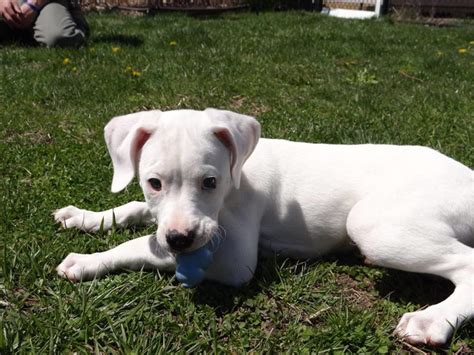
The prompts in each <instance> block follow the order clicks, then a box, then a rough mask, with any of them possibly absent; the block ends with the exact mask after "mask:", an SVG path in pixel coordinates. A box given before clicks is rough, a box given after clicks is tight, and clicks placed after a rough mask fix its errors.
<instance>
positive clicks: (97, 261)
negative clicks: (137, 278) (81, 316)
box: [56, 235, 176, 281]
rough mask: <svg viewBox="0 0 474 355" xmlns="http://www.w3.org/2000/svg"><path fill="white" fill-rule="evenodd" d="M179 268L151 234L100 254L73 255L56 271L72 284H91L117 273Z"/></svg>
mask: <svg viewBox="0 0 474 355" xmlns="http://www.w3.org/2000/svg"><path fill="white" fill-rule="evenodd" d="M175 267H176V261H175V257H174V256H173V255H172V254H170V253H169V252H167V251H165V250H163V249H162V248H160V246H159V245H158V243H157V240H156V236H155V235H147V236H144V237H140V238H137V239H133V240H130V241H128V242H125V243H123V244H120V245H119V246H117V247H115V248H113V249H110V250H107V251H104V252H100V253H94V254H76V253H71V254H69V255H68V256H67V257H66V258H65V259H64V260H63V262H62V263H61V264H59V266H58V267H57V268H56V270H57V272H58V274H59V275H60V276H62V277H65V278H68V279H69V280H71V281H81V280H82V281H87V280H92V279H94V278H99V277H101V276H102V275H104V274H107V273H109V272H113V271H117V270H141V269H144V268H145V269H152V268H154V269H159V270H163V271H170V270H173V269H174V268H175Z"/></svg>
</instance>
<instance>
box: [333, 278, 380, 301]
mask: <svg viewBox="0 0 474 355" xmlns="http://www.w3.org/2000/svg"><path fill="white" fill-rule="evenodd" d="M336 283H337V284H338V285H339V286H340V288H341V291H340V292H341V295H342V297H344V298H345V299H346V300H348V301H349V303H350V304H352V305H355V306H356V307H358V308H361V309H370V308H372V307H373V305H374V303H375V296H374V295H372V294H371V293H370V292H368V291H367V290H364V289H361V287H360V285H359V283H358V282H357V281H355V280H354V279H352V278H351V277H350V276H349V275H346V274H338V275H336ZM364 285H366V286H367V287H368V288H369V290H370V289H373V286H372V284H371V283H370V282H369V281H368V280H367V282H364Z"/></svg>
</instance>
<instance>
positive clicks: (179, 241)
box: [166, 229, 196, 251]
mask: <svg viewBox="0 0 474 355" xmlns="http://www.w3.org/2000/svg"><path fill="white" fill-rule="evenodd" d="M195 235H196V233H195V232H194V231H189V232H188V233H187V234H183V233H180V232H178V231H177V230H174V229H173V230H170V231H168V233H166V242H167V243H168V245H169V246H170V247H171V248H172V249H174V250H176V251H183V250H184V249H186V248H189V247H190V246H191V244H193V241H194V237H195Z"/></svg>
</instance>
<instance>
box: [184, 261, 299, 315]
mask: <svg viewBox="0 0 474 355" xmlns="http://www.w3.org/2000/svg"><path fill="white" fill-rule="evenodd" d="M285 260H286V259H285V258H278V257H275V258H268V259H263V260H259V262H258V266H257V270H256V271H255V275H254V277H253V279H252V280H251V281H250V282H249V283H248V284H247V285H245V286H244V287H240V288H236V287H231V286H225V285H222V284H219V283H217V282H212V281H205V282H203V283H202V284H200V285H199V286H198V287H197V288H196V292H194V293H193V301H194V302H195V303H196V304H204V305H207V306H210V307H212V308H214V310H215V312H216V315H217V316H222V315H224V314H227V313H230V312H233V311H234V310H235V309H237V308H239V307H240V306H241V305H242V304H243V303H244V302H245V301H246V300H247V299H251V298H253V297H254V296H255V295H257V294H259V293H261V292H262V290H263V289H265V288H266V287H268V286H269V285H270V284H271V283H273V282H275V281H277V280H278V279H279V276H278V265H282V264H283V263H284V262H285ZM292 262H293V261H292Z"/></svg>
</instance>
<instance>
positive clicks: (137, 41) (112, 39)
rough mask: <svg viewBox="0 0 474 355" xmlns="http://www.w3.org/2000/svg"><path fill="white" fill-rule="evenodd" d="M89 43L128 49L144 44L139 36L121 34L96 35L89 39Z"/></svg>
mask: <svg viewBox="0 0 474 355" xmlns="http://www.w3.org/2000/svg"><path fill="white" fill-rule="evenodd" d="M91 42H92V43H110V44H121V45H123V46H130V47H140V46H141V45H143V43H144V41H143V39H142V38H141V37H139V36H135V35H123V34H110V35H97V36H94V37H93V38H91Z"/></svg>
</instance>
